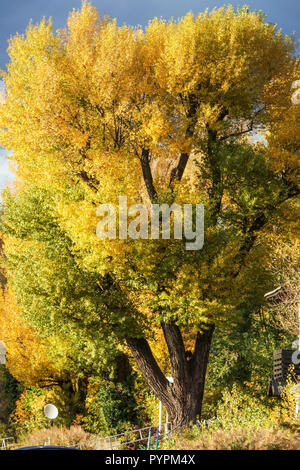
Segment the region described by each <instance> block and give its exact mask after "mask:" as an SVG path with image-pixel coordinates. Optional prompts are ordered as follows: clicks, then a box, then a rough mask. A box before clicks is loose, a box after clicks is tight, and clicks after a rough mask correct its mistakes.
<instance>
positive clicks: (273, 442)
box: [162, 427, 300, 450]
mask: <svg viewBox="0 0 300 470" xmlns="http://www.w3.org/2000/svg"><path fill="white" fill-rule="evenodd" d="M197 432H198V437H194V436H191V433H192V434H193V433H195V430H188V431H185V432H184V433H183V435H182V436H175V437H173V438H172V440H170V441H164V443H163V446H162V448H163V449H169V450H170V449H177V450H300V437H299V433H292V432H291V431H289V430H286V429H277V430H275V429H270V428H261V429H255V428H253V427H250V428H247V427H240V428H236V429H231V430H223V429H218V430H215V431H212V430H206V431H200V432H199V430H198V431H196V433H197Z"/></svg>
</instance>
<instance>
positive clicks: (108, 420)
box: [83, 378, 138, 435]
mask: <svg viewBox="0 0 300 470" xmlns="http://www.w3.org/2000/svg"><path fill="white" fill-rule="evenodd" d="M95 382H97V381H94V386H95V385H96V383H95ZM83 421H84V425H85V429H86V430H87V431H89V432H92V433H95V434H98V433H100V434H102V435H103V434H113V433H120V432H124V431H126V430H128V429H130V428H131V427H132V426H134V425H135V424H136V423H137V422H138V412H137V403H136V400H135V398H134V395H133V389H132V384H131V383H130V378H129V380H127V383H123V384H117V385H113V384H111V383H102V384H100V385H99V386H98V387H97V390H96V391H95V392H94V395H93V396H92V397H88V399H87V416H86V417H85V418H84V420H83Z"/></svg>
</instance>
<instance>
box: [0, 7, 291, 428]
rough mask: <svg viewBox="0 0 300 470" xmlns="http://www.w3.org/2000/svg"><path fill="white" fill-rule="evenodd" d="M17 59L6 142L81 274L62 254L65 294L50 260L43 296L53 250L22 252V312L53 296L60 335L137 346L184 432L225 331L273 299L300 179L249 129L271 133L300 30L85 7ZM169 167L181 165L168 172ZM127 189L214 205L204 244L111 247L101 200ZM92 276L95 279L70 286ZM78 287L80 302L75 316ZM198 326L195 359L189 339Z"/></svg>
mask: <svg viewBox="0 0 300 470" xmlns="http://www.w3.org/2000/svg"><path fill="white" fill-rule="evenodd" d="M9 54H10V57H11V63H10V64H9V65H8V70H7V73H5V74H3V79H4V82H5V86H6V91H7V97H6V99H5V103H4V104H3V105H2V106H1V110H0V126H1V129H2V131H1V144H2V145H3V146H5V147H6V148H8V149H13V159H14V161H15V162H16V163H17V166H18V174H19V176H20V178H22V179H23V180H24V181H26V182H27V184H33V183H35V184H36V185H37V186H39V187H40V188H41V189H42V190H43V189H46V188H47V191H48V193H49V194H50V200H51V203H50V205H49V210H50V211H51V214H52V218H51V221H53V220H55V221H56V222H55V224H54V225H55V229H54V232H52V240H53V239H54V238H55V237H57V241H56V242H55V244H53V241H52V243H51V248H50V254H51V251H52V253H54V252H55V250H56V249H57V247H59V246H60V244H61V243H62V240H63V238H64V237H68V239H69V240H70V243H69V244H68V250H67V248H65V250H66V251H68V254H67V253H66V254H65V256H66V257H67V258H68V259H71V258H72V263H73V268H72V275H73V276H75V278H74V279H73V280H72V282H70V283H69V279H70V273H69V270H68V269H67V268H66V267H64V265H63V264H62V265H61V266H59V268H58V266H56V265H55V262H54V263H52V269H51V270H50V277H51V284H52V283H53V280H54V277H57V278H59V279H60V281H59V289H62V290H59V289H58V290H57V291H56V292H53V291H52V290H51V289H50V284H49V283H48V284H47V283H43V282H42V279H43V277H44V276H45V278H46V279H47V277H48V273H47V272H46V271H45V270H44V269H43V270H42V271H40V274H41V279H40V280H39V283H38V286H36V287H35V289H34V290H33V289H32V287H31V286H32V285H35V283H37V281H36V280H34V279H33V277H32V276H30V269H29V266H30V268H31V269H33V270H34V266H35V265H38V264H39V254H38V252H36V254H35V256H32V253H30V250H31V247H30V242H29V243H28V250H29V251H28V254H29V253H30V256H28V258H27V260H25V263H20V261H19V260H20V258H19V260H18V262H16V263H15V264H12V263H11V268H10V269H11V270H12V271H15V273H17V275H16V276H15V289H16V291H17V295H18V299H19V301H20V303H21V305H22V308H23V309H24V313H25V314H26V315H27V314H28V315H30V313H29V312H30V311H31V312H33V310H31V308H32V307H31V306H30V305H31V304H30V302H28V298H29V292H31V293H34V292H33V291H35V293H36V291H39V292H40V295H39V296H38V305H39V312H40V313H39V314H38V315H36V316H35V315H32V316H31V318H32V320H33V321H34V323H35V324H38V323H39V324H41V323H45V322H48V321H49V319H51V318H54V317H55V322H51V327H52V328H53V333H55V325H56V329H58V328H66V325H67V324H69V322H67V323H66V322H65V318H68V319H69V320H70V321H71V322H72V323H73V324H76V323H77V324H80V325H81V326H82V329H81V332H80V333H79V330H77V329H76V335H79V338H81V340H82V341H83V342H84V341H85V338H86V337H87V335H92V336H94V337H98V335H99V336H100V337H101V338H102V335H104V332H105V334H106V335H107V338H111V337H113V338H114V339H115V340H116V341H117V342H119V343H121V344H124V343H126V345H127V347H128V348H129V350H130V352H131V354H132V356H133V357H134V359H135V360H136V362H137V364H138V367H139V369H140V370H141V372H142V373H143V375H144V377H145V378H146V380H147V381H148V383H149V385H150V386H151V387H152V389H153V391H154V392H155V394H156V395H157V397H158V398H159V399H160V400H162V401H163V403H164V404H165V406H166V407H167V410H168V412H169V415H170V417H171V420H172V422H173V423H174V425H177V424H181V423H185V422H189V421H191V420H192V421H194V420H195V419H196V416H197V415H200V413H201V404H202V398H203V392H204V382H205V374H206V367H207V361H208V356H209V350H210V344H211V340H212V335H213V331H214V328H215V325H216V324H218V325H220V326H221V325H222V324H225V322H228V321H230V322H232V321H233V320H234V318H237V319H238V314H237V312H238V307H239V306H240V305H241V304H242V303H245V302H246V301H250V300H251V301H252V302H255V304H258V303H259V302H262V300H263V293H264V289H265V287H264V284H266V283H268V282H269V281H270V278H269V276H268V274H267V272H266V269H265V267H264V260H265V259H266V257H267V249H266V245H265V244H264V240H265V239H266V237H267V235H268V231H269V230H271V229H272V227H274V225H275V226H276V217H277V216H278V213H279V212H280V210H282V207H283V206H284V207H288V204H289V201H290V200H291V199H293V198H295V196H297V195H298V194H299V188H298V187H297V185H296V182H295V180H294V179H292V178H288V179H287V178H285V177H284V176H283V175H282V173H280V172H278V171H275V170H274V169H273V168H272V165H271V158H272V156H271V154H270V153H269V151H268V146H265V147H264V146H262V145H254V144H253V143H251V142H250V143H249V142H247V140H246V139H245V138H244V136H245V135H247V134H248V133H251V132H252V131H253V130H254V129H256V130H257V129H259V128H264V129H268V128H269V127H270V125H271V123H274V122H275V118H276V116H277V117H278V115H279V112H280V111H281V112H283V111H284V110H286V109H287V106H288V103H290V100H289V93H290V88H291V84H292V81H293V80H294V79H295V77H296V78H298V77H297V73H298V70H297V68H298V64H297V62H296V59H295V50H294V40H293V38H290V37H287V36H283V34H282V33H281V32H280V31H278V30H276V27H275V26H274V25H271V24H270V23H267V22H265V18H264V16H263V15H262V14H261V13H257V12H254V13H252V12H250V11H248V9H246V8H242V9H240V10H236V11H235V10H234V9H233V8H232V7H228V8H222V9H220V10H213V11H212V12H211V13H208V12H205V13H202V14H199V15H198V16H197V17H193V15H191V14H188V15H186V16H185V17H184V18H183V19H181V20H179V21H178V22H174V21H169V22H164V21H162V20H157V19H155V20H153V21H152V22H151V23H150V24H149V25H148V27H147V28H146V30H145V32H144V31H142V30H140V29H138V28H131V27H128V26H122V27H118V26H117V24H116V22H115V21H114V20H110V19H108V18H104V19H100V18H99V15H98V13H97V11H96V10H95V9H94V8H93V7H92V6H90V5H89V4H88V3H86V2H84V3H83V6H82V9H81V11H79V12H75V11H73V12H72V13H71V15H70V17H69V19H68V28H67V29H66V30H65V31H61V32H58V33H57V34H54V33H53V32H52V28H51V23H47V22H46V21H42V23H41V24H40V25H38V26H33V25H30V26H29V28H28V30H27V32H26V35H25V36H19V35H18V36H16V37H15V38H14V39H12V40H11V42H10V46H9ZM270 132H275V130H273V128H271V127H270ZM157 168H158V169H159V168H164V169H166V168H169V170H170V171H169V174H168V177H167V178H166V177H165V176H164V177H163V178H162V176H161V174H160V173H159V171H155V169H157ZM41 194H42V193H41ZM122 194H124V195H126V196H127V197H128V204H132V203H139V202H141V201H143V202H144V203H145V204H148V206H149V207H150V205H151V204H152V203H153V202H168V203H171V202H178V203H184V202H189V203H197V202H201V203H204V204H205V209H206V213H205V225H206V233H205V246H204V249H203V250H200V251H198V252H190V251H186V250H185V247H184V241H183V240H171V241H169V240H144V239H139V240H137V241H132V240H129V239H125V240H120V239H118V240H109V239H107V240H102V241H100V240H99V239H98V238H97V237H96V234H95V227H96V225H97V222H98V220H99V219H97V217H96V208H97V206H99V204H101V203H106V202H108V203H117V202H118V197H119V195H122ZM50 206H51V207H50ZM16 214H17V212H15V215H14V219H15V225H14V227H13V230H12V236H13V237H16V238H18V236H19V235H20V234H21V233H22V230H23V228H22V223H21V222H19V221H18V218H17V216H16ZM5 217H7V218H6V219H5V224H6V226H7V227H8V228H9V216H5ZM48 218H49V216H48V215H47V219H48ZM35 220H36V216H35V213H33V212H32V211H31V212H29V213H28V221H30V223H29V224H28V227H29V230H28V231H27V235H26V237H28V236H29V233H30V231H31V230H33V232H34V233H37V232H36V231H35V228H34V227H33V228H32V225H33V226H34V223H35V222H34V221H35ZM46 222H47V221H46V220H44V221H43V224H42V226H43V227H44V226H45V224H46ZM40 223H41V222H40V221H39V224H40ZM52 223H53V222H51V224H52ZM46 225H47V224H46ZM47 226H48V227H49V225H47ZM57 227H59V230H61V231H62V233H63V235H61V234H59V232H58V228H57ZM38 233H39V235H38V237H41V236H42V235H41V234H43V236H44V237H47V236H48V231H43V229H41V230H40V229H39V230H38ZM39 239H41V238H39ZM17 245H18V242H16V243H15V242H14V250H17ZM22 249H24V247H23V248H22ZM8 258H9V256H8ZM12 260H13V256H12V253H11V255H10V262H11V261H12ZM29 260H30V261H29ZM50 264H51V263H50ZM53 265H54V266H53ZM54 273H55V275H54ZM79 277H80V278H85V279H86V281H87V282H86V283H85V288H84V289H81V287H80V288H79V290H78V291H77V292H76V291H75V292H74V291H73V292H72V294H73V295H70V286H71V285H72V286H73V281H75V283H77V279H79ZM21 279H22V285H23V289H24V284H25V283H27V285H28V290H27V292H26V290H25V294H22V292H21ZM258 281H259V282H258ZM64 282H66V283H67V287H65V285H64ZM78 284H79V285H80V286H81V281H80V282H79V281H78ZM18 285H19V288H18ZM87 286H88V287H87ZM72 288H73V287H72ZM65 292H68V298H69V299H70V305H69V304H66V306H65V308H64V309H61V302H63V301H64V299H65V298H66V297H65V295H64V294H65ZM69 295H70V297H69ZM54 299H55V302H58V303H59V304H60V309H59V311H60V315H58V314H57V315H56V316H55V314H56V313H57V312H58V310H55V302H54ZM78 306H79V309H77V307H78ZM61 312H63V318H62V316H61ZM154 324H156V326H155V328H157V326H159V327H160V328H161V329H162V332H163V335H164V338H165V341H166V344H167V348H168V352H169V359H170V364H171V369H172V376H173V377H174V384H173V385H171V384H170V383H169V382H168V381H167V379H166V378H165V375H164V373H163V372H162V370H161V368H160V367H159V366H158V363H157V361H156V359H155V357H154V355H153V353H152V351H151V348H150V346H149V340H150V339H151V338H153V325H154ZM155 328H154V329H155ZM74 331H75V329H74ZM189 331H190V332H194V335H193V341H194V349H193V351H192V353H191V354H187V352H186V345H185V344H184V339H183V338H184V335H185V334H187V333H188V332H189ZM107 340H108V341H109V339H107ZM190 340H191V338H189V341H190ZM100 343H101V344H102V347H103V343H102V342H101V341H100V342H99V343H98V344H99V345H100Z"/></svg>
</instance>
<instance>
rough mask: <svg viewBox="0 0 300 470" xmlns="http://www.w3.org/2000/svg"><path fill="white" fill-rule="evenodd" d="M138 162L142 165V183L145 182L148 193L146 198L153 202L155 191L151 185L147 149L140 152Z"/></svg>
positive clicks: (151, 178)
mask: <svg viewBox="0 0 300 470" xmlns="http://www.w3.org/2000/svg"><path fill="white" fill-rule="evenodd" d="M140 162H141V165H142V171H143V177H144V182H145V185H146V189H147V192H148V196H149V198H150V201H151V202H153V200H154V198H155V196H156V190H155V188H154V184H153V177H152V172H151V167H150V157H149V150H148V149H143V150H142V155H141V157H140Z"/></svg>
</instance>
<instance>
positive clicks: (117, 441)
mask: <svg viewBox="0 0 300 470" xmlns="http://www.w3.org/2000/svg"><path fill="white" fill-rule="evenodd" d="M159 427H161V429H160V430H159ZM163 429H164V430H165V433H164V432H163V431H162V430H163ZM166 431H167V423H164V424H163V425H161V426H159V425H157V426H148V427H145V428H139V429H133V430H132V431H126V432H124V433H120V434H114V435H112V436H105V437H102V436H99V435H98V436H95V437H92V438H91V439H89V440H87V441H84V442H81V443H79V444H76V445H74V446H72V447H74V448H77V449H84V448H87V447H89V448H91V447H94V448H95V450H113V449H117V448H118V447H122V446H130V445H134V444H138V443H142V442H145V443H147V449H150V447H151V445H152V444H154V443H155V447H157V445H158V441H159V440H161V439H162V438H163V436H164V435H167V432H166Z"/></svg>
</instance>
